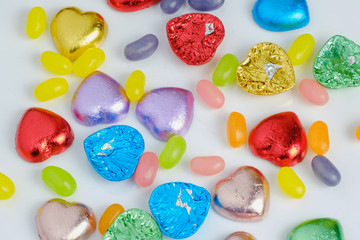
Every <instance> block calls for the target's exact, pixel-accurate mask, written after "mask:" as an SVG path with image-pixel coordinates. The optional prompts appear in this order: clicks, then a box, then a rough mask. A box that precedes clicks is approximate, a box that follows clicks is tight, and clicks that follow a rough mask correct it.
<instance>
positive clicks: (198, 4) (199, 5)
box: [188, 0, 225, 11]
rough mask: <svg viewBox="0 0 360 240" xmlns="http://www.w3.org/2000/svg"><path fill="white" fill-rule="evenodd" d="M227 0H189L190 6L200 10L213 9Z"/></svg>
mask: <svg viewBox="0 0 360 240" xmlns="http://www.w3.org/2000/svg"><path fill="white" fill-rule="evenodd" d="M224 2H225V0H189V1H188V3H189V5H190V7H192V8H193V9H195V10H198V11H213V10H215V9H218V8H220V7H221V6H222V5H223V4H224Z"/></svg>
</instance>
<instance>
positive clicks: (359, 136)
mask: <svg viewBox="0 0 360 240" xmlns="http://www.w3.org/2000/svg"><path fill="white" fill-rule="evenodd" d="M355 136H356V138H357V139H358V140H359V141H360V125H359V126H358V127H357V129H356V132H355Z"/></svg>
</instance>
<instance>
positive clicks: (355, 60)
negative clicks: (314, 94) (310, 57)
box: [313, 35, 360, 89]
mask: <svg viewBox="0 0 360 240" xmlns="http://www.w3.org/2000/svg"><path fill="white" fill-rule="evenodd" d="M313 72H314V77H315V78H316V80H317V81H318V82H319V83H320V84H321V85H323V86H324V87H328V88H333V89H337V88H344V87H357V86H359V85H360V46H359V45H357V44H356V43H354V42H353V41H351V40H350V39H347V38H346V37H343V36H339V35H335V36H333V37H331V38H330V39H329V40H328V41H327V42H326V43H325V44H324V46H323V47H322V48H321V49H320V51H319V53H318V55H317V56H316V58H315V61H314V68H313Z"/></svg>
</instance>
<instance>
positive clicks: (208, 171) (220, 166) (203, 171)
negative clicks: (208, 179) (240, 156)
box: [190, 156, 225, 176]
mask: <svg viewBox="0 0 360 240" xmlns="http://www.w3.org/2000/svg"><path fill="white" fill-rule="evenodd" d="M190 168H191V170H192V171H193V172H194V173H197V174H200V175H204V176H211V175H214V174H217V173H219V172H221V171H222V170H224V168H225V161H224V159H222V157H219V156H203V157H195V158H193V159H191V161H190Z"/></svg>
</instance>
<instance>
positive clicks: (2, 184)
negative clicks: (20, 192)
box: [0, 173, 15, 200]
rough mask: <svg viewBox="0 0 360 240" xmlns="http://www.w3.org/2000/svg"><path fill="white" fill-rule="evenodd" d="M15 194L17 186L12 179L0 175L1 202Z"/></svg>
mask: <svg viewBox="0 0 360 240" xmlns="http://www.w3.org/2000/svg"><path fill="white" fill-rule="evenodd" d="M14 193H15V185H14V183H13V181H11V179H10V178H9V177H8V176H6V175H5V174H3V173H0V200H5V199H9V198H11V197H12V196H13V195H14Z"/></svg>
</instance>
